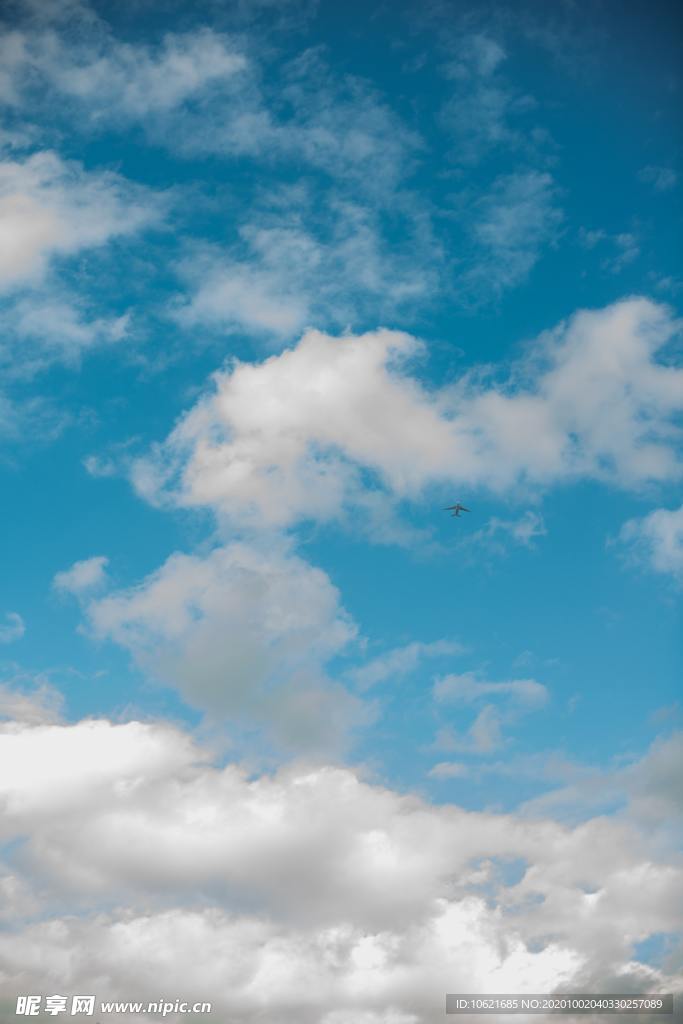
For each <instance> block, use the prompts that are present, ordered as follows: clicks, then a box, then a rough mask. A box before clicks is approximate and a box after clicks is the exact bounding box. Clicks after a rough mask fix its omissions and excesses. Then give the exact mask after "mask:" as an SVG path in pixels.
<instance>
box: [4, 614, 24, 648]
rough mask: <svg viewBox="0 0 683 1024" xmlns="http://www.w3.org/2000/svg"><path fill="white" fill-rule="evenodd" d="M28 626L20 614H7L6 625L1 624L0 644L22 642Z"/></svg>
mask: <svg viewBox="0 0 683 1024" xmlns="http://www.w3.org/2000/svg"><path fill="white" fill-rule="evenodd" d="M25 632H26V624H25V623H24V620H23V619H22V617H21V615H20V614H19V612H6V613H5V621H4V623H0V644H11V643H14V641H15V640H21V638H22V636H23V635H24V633H25Z"/></svg>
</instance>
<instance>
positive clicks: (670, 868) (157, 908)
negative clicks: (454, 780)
mask: <svg viewBox="0 0 683 1024" xmlns="http://www.w3.org/2000/svg"><path fill="white" fill-rule="evenodd" d="M643 763H646V762H643ZM83 764H87V765H88V771H87V772H84V771H83ZM17 765H19V766H20V767H21V768H23V771H17ZM634 770H635V771H637V770H638V769H637V766H634ZM0 794H2V797H1V799H2V801H3V830H4V838H5V839H6V840H7V841H11V842H13V843H14V844H15V851H16V852H15V854H14V857H13V865H12V868H11V869H7V870H6V871H5V873H4V877H3V878H2V880H1V881H0V884H1V885H2V886H3V891H4V890H7V891H8V892H10V893H11V894H12V893H13V894H14V895H13V899H12V900H11V901H9V906H8V907H7V913H8V914H10V919H9V920H10V923H11V925H12V931H11V934H10V933H6V934H5V936H4V937H2V938H0V965H1V972H0V977H1V978H2V981H1V982H0V993H2V996H3V997H4V998H6V999H7V1000H9V1001H10V1005H13V1004H14V1000H15V999H16V995H17V993H18V992H20V991H28V990H31V989H32V987H35V988H36V990H37V991H41V990H50V991H69V992H77V991H87V992H90V991H96V992H97V995H98V998H101V999H106V998H119V999H130V998H136V999H137V998H140V999H145V1000H147V999H150V1000H151V999H156V998H159V993H160V992H166V993H168V996H169V998H188V999H191V1000H193V1001H194V1000H195V999H196V1000H210V1001H211V1002H212V1003H213V1004H214V1008H213V1013H214V1015H215V1014H216V1013H218V1014H219V1015H220V1016H222V1017H223V1018H224V1019H226V1020H227V1019H229V1020H230V1021H234V1022H235V1024H256V1021H257V1020H259V1019H261V1018H262V1017H263V1014H264V1013H267V1014H270V1015H273V1014H276V1015H277V1018H278V1020H280V1021H282V1022H283V1024H295V1022H296V1024H323V1022H324V1024H339V1022H341V1021H343V1022H344V1024H347V1022H348V1024H350V1022H352V1024H357V1022H360V1021H363V1022H366V1021H367V1022H372V1024H379V1022H382V1024H388V1022H391V1024H396V1022H398V1021H410V1022H411V1024H416V1022H422V1021H426V1020H431V1019H432V1018H433V1016H434V1013H435V1012H439V1013H440V1012H442V1010H443V1003H442V998H443V993H445V992H446V991H452V990H454V989H455V990H456V991H457V990H458V989H460V990H461V991H464V990H466V989H467V990H471V989H472V988H474V989H475V990H480V991H510V990H526V991H552V990H553V989H554V988H556V987H558V986H561V985H562V986H565V988H568V989H570V990H571V989H572V986H573V987H574V988H575V989H578V990H583V991H600V990H603V991H604V990H605V989H609V990H610V991H615V990H616V991H628V990H631V991H633V990H637V991H642V990H648V989H654V990H657V991H663V990H667V989H668V990H671V988H674V987H676V979H675V978H674V977H671V976H668V977H667V976H665V975H663V974H661V973H660V972H658V971H655V970H653V969H649V968H648V967H647V966H645V965H643V964H640V963H638V962H637V961H636V960H635V959H634V946H635V944H637V943H639V942H641V941H643V940H644V939H646V938H647V937H648V936H650V935H653V934H657V933H662V932H664V933H669V932H673V931H676V930H677V929H678V928H680V926H681V924H682V923H683V922H682V920H681V909H680V908H681V906H683V899H682V898H681V897H682V895H683V876H682V874H681V869H680V865H679V864H678V863H677V862H676V861H675V859H673V858H667V856H666V854H665V853H664V852H663V850H662V849H661V848H658V846H657V827H658V825H657V821H656V820H650V821H649V823H648V825H647V827H646V828H643V830H642V831H641V830H640V829H639V828H638V827H637V826H636V825H635V824H634V823H632V822H629V821H628V820H626V819H624V820H621V821H618V820H610V819H607V818H604V817H597V818H594V819H590V818H589V819H588V820H585V821H584V822H583V823H582V824H580V825H578V826H575V827H567V826H565V825H561V824H558V823H557V822H555V821H552V820H551V819H548V818H543V817H540V816H537V817H536V818H533V819H532V818H525V817H522V816H519V815H515V814H493V813H474V812H467V811H464V810H462V809H461V808H458V807H456V806H449V805H441V806H433V805H430V804H428V803H426V802H424V801H423V800H421V799H419V798H418V797H416V796H406V795H403V794H400V793H398V792H395V791H392V790H390V789H387V788H382V787H380V786H376V785H370V784H368V783H367V782H364V781H363V780H362V779H361V778H360V777H359V776H358V775H357V773H355V772H354V771H352V770H350V769H341V768H330V767H325V766H322V765H319V766H316V767H313V766H308V767H306V766H303V765H299V766H290V767H288V768H283V769H281V770H280V771H279V772H277V773H276V774H274V775H261V776H253V775H252V776H250V775H249V774H248V773H247V772H245V771H244V770H242V769H241V768H239V767H238V766H236V765H226V766H225V767H222V768H217V767H214V766H212V765H211V764H210V763H208V762H207V761H206V759H205V758H203V757H202V751H200V750H198V749H197V748H196V747H194V746H193V745H192V743H191V742H190V741H189V739H188V737H187V736H185V735H184V734H183V733H181V732H179V731H177V730H174V729H171V728H170V727H168V726H166V725H162V724H152V723H149V724H146V725H143V724H141V723H135V722H131V723H127V724H119V725H112V724H111V723H109V722H105V721H85V722H79V723H76V724H72V725H63V726H52V727H46V726H34V727H28V726H18V725H16V724H15V725H12V726H5V727H3V728H2V729H0ZM509 863H515V864H519V865H520V866H521V877H519V876H518V877H519V880H518V881H512V882H511V881H510V880H509V877H508V876H507V874H506V872H505V870H504V868H505V865H506V864H509ZM29 892H33V893H35V894H38V895H39V896H40V904H41V914H40V916H38V917H34V919H33V920H32V921H29V922H26V921H24V920H22V914H24V913H26V898H27V894H28V893H29ZM65 901H67V902H68V906H69V910H68V912H67V911H65V910H64V909H63V908H64V904H65ZM74 908H76V909H77V913H74ZM107 908H116V909H107ZM12 913H14V914H15V915H16V917H14V918H13V917H12V916H11V915H12ZM198 948H200V949H202V950H204V956H203V958H202V959H201V961H200V960H198V959H197V957H196V956H194V953H193V951H196V950H197V949H198ZM207 957H208V959H207ZM612 986H614V987H612ZM133 994H134V995H133ZM170 1019H173V1018H170Z"/></svg>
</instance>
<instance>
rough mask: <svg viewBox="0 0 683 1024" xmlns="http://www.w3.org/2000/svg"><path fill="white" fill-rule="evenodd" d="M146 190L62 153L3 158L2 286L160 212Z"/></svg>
mask: <svg viewBox="0 0 683 1024" xmlns="http://www.w3.org/2000/svg"><path fill="white" fill-rule="evenodd" d="M158 212H159V211H158V207H157V205H156V204H155V203H154V202H153V201H152V199H151V197H150V196H149V195H148V194H147V193H146V191H145V190H142V189H140V188H138V187H137V186H133V185H132V184H131V183H130V182H127V181H125V179H123V178H121V177H120V176H119V175H117V174H115V173H113V172H111V171H106V172H104V171H102V172H94V171H86V170H84V168H83V167H82V166H81V165H80V164H78V163H76V162H73V161H72V162H67V161H65V160H63V159H62V158H61V157H60V156H58V155H57V154H56V153H53V152H49V151H43V152H37V153H33V154H32V155H30V156H28V157H26V158H25V159H23V160H21V159H18V160H2V161H0V224H1V225H2V227H0V288H2V289H3V290H4V289H7V288H11V287H14V286H17V285H21V284H25V283H31V282H35V281H36V280H39V279H40V278H41V277H42V276H43V274H44V272H45V270H46V268H47V265H48V262H49V260H50V259H52V258H56V257H60V256H70V255H73V254H74V253H76V252H78V251H79V250H81V249H87V248H90V247H94V246H101V245H104V244H105V243H106V242H108V241H110V240H111V239H113V238H117V237H119V236H122V235H127V234H130V233H131V232H135V231H137V230H139V229H140V228H142V227H143V226H145V225H147V224H149V223H150V222H151V221H152V220H154V219H155V217H156V216H158Z"/></svg>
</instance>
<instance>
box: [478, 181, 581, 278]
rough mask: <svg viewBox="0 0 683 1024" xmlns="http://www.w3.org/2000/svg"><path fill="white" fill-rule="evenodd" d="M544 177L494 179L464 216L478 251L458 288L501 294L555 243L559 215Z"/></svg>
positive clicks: (551, 185)
mask: <svg viewBox="0 0 683 1024" xmlns="http://www.w3.org/2000/svg"><path fill="white" fill-rule="evenodd" d="M557 199H558V195H557V188H556V186H555V183H554V181H553V179H552V177H551V175H550V174H548V173H541V172H539V171H526V172H523V173H515V174H509V175H501V176H500V177H499V178H497V179H496V180H495V181H494V183H493V185H492V187H491V189H490V191H489V192H488V193H487V194H485V195H483V196H481V197H480V198H479V199H478V200H477V201H476V202H474V203H473V204H472V205H471V209H470V211H469V214H468V219H469V220H470V231H471V234H472V238H473V241H474V243H475V246H476V249H475V252H474V266H473V267H472V269H471V270H469V271H467V272H465V273H464V274H463V275H462V278H461V286H462V287H463V288H464V289H465V290H466V291H471V292H472V293H473V295H474V296H475V297H476V295H477V294H478V292H480V291H481V292H486V294H490V292H493V293H494V294H500V293H502V292H503V291H505V290H507V289H508V288H512V287H515V286H516V285H518V284H519V283H520V282H522V281H523V280H524V279H525V278H526V277H527V276H528V275H529V273H530V272H531V270H532V268H533V267H534V265H535V264H536V262H537V261H538V259H539V257H540V255H541V251H542V250H543V248H544V247H545V246H547V245H550V244H552V243H553V242H554V241H555V238H556V236H557V232H558V229H559V226H560V224H561V222H562V219H563V216H564V215H563V213H562V210H561V209H560V207H559V205H558V201H557Z"/></svg>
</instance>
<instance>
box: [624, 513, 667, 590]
mask: <svg viewBox="0 0 683 1024" xmlns="http://www.w3.org/2000/svg"><path fill="white" fill-rule="evenodd" d="M619 540H620V541H621V542H622V543H623V544H626V545H628V546H629V547H630V549H631V551H632V553H633V554H634V555H635V556H636V557H637V558H639V559H640V560H642V561H643V562H645V564H647V565H648V566H649V567H650V568H651V569H653V570H654V571H655V572H660V573H665V574H670V575H672V576H676V577H683V505H681V506H680V508H674V509H667V508H657V509H655V510H654V511H653V512H650V513H648V515H646V516H644V517H643V518H642V519H629V521H628V522H627V523H624V525H623V526H622V528H621V531H620V533H619Z"/></svg>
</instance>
